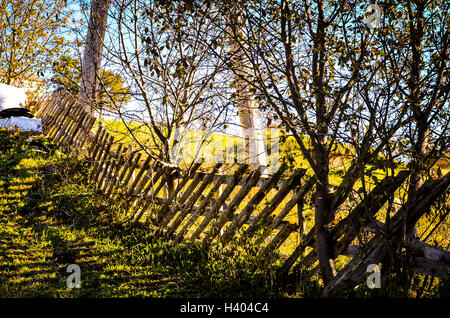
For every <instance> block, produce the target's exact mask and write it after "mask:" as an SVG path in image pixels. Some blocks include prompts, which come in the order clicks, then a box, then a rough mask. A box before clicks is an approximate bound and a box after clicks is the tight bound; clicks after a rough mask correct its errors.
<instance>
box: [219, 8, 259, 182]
mask: <svg viewBox="0 0 450 318" xmlns="http://www.w3.org/2000/svg"><path fill="white" fill-rule="evenodd" d="M243 5H244V4H241V5H237V4H236V3H235V2H234V1H229V2H227V5H226V7H227V10H228V12H229V14H228V15H227V18H226V19H227V31H228V36H229V39H228V43H229V47H230V52H231V55H232V57H231V68H232V70H233V73H234V87H235V90H236V102H237V107H238V112H239V119H240V122H241V125H242V133H243V137H244V151H245V160H246V162H247V163H248V164H249V165H250V169H251V170H255V169H258V168H259V167H260V166H262V167H265V166H266V165H267V158H266V152H265V148H264V141H263V136H262V132H261V122H260V118H259V114H260V113H259V108H258V102H257V101H256V99H255V96H254V94H253V93H252V92H251V91H250V88H251V86H252V85H251V82H252V81H253V80H254V78H255V76H254V72H253V69H252V65H251V63H250V60H249V59H248V57H247V56H246V55H245V51H248V50H245V49H243V48H242V47H241V46H246V44H245V29H244V25H245V22H244V21H245V20H244V19H245V18H244V17H243V15H242V13H241V6H243ZM262 172H263V174H264V171H262Z"/></svg>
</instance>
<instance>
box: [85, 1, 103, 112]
mask: <svg viewBox="0 0 450 318" xmlns="http://www.w3.org/2000/svg"><path fill="white" fill-rule="evenodd" d="M110 5H111V0H91V13H90V18H89V25H88V33H87V36H86V46H85V48H84V55H83V61H82V64H81V82H80V91H79V93H78V102H79V103H80V104H81V105H82V106H83V107H84V108H85V109H86V110H87V111H89V112H90V113H91V114H93V113H94V111H95V108H94V106H93V103H94V102H95V98H96V93H97V88H98V76H99V72H100V67H101V62H102V52H103V41H104V38H105V31H106V24H107V20H108V9H109V7H110Z"/></svg>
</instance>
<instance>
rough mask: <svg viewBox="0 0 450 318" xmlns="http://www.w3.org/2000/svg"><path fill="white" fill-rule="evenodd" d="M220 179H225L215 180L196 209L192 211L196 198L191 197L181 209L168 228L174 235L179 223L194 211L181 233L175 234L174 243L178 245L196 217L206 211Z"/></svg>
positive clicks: (217, 188)
mask: <svg viewBox="0 0 450 318" xmlns="http://www.w3.org/2000/svg"><path fill="white" fill-rule="evenodd" d="M209 177H211V174H209V175H208V176H207V178H205V180H206V179H208V178H209ZM212 177H213V176H212ZM222 179H225V178H224V177H222V178H219V179H218V180H216V182H215V183H214V186H213V187H212V189H211V190H210V191H209V192H208V194H207V195H206V197H205V198H203V200H202V201H201V203H200V205H199V206H198V208H197V209H195V210H194V209H193V205H194V204H195V201H196V200H197V198H198V196H193V197H192V198H191V199H190V200H189V202H188V204H186V207H183V209H182V210H181V212H180V215H179V216H178V217H177V219H176V220H175V222H174V224H172V225H171V226H170V229H169V233H174V232H175V230H176V228H177V227H178V225H179V224H180V223H181V221H182V220H183V219H184V218H185V217H186V216H187V214H189V213H190V212H191V211H194V213H191V216H190V218H189V219H188V220H187V222H186V224H185V225H184V226H183V228H182V229H181V231H179V232H178V234H176V236H175V239H174V240H175V242H177V243H179V242H181V241H182V239H183V237H184V235H185V234H186V233H188V230H189V228H190V227H191V225H192V224H193V223H194V222H195V221H196V220H197V219H198V217H199V216H200V215H202V213H203V211H205V209H206V206H207V205H208V204H210V203H211V199H212V197H213V196H214V194H215V193H216V192H217V190H219V188H220V186H221V185H222V181H223V180H222ZM199 190H200V189H199ZM197 193H199V194H198V195H200V194H201V193H202V192H200V191H197ZM208 213H209V212H208Z"/></svg>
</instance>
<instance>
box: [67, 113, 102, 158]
mask: <svg viewBox="0 0 450 318" xmlns="http://www.w3.org/2000/svg"><path fill="white" fill-rule="evenodd" d="M96 120H97V119H96V118H95V117H94V116H88V120H87V122H86V124H84V125H83V126H82V128H81V129H80V132H79V134H78V136H76V137H75V140H74V147H73V149H74V152H73V153H75V154H78V153H79V151H80V150H81V149H83V147H84V145H85V143H86V141H87V140H88V138H89V134H90V132H91V129H92V127H93V126H94V124H95V121H96Z"/></svg>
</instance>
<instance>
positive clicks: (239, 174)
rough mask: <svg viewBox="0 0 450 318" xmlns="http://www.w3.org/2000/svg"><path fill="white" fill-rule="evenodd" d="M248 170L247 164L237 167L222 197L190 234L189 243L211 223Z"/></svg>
mask: <svg viewBox="0 0 450 318" xmlns="http://www.w3.org/2000/svg"><path fill="white" fill-rule="evenodd" d="M247 169H248V165H247V164H243V165H241V166H240V167H239V169H238V170H237V171H236V172H235V174H234V175H233V179H231V180H230V181H229V182H228V183H227V187H226V188H225V190H224V191H223V193H222V195H221V196H220V198H219V200H217V201H216V202H215V203H214V205H213V208H212V209H211V211H210V212H209V213H208V214H207V215H205V218H204V219H203V221H202V223H201V224H200V225H199V226H198V227H197V229H196V230H195V232H194V233H193V234H192V236H191V238H190V241H195V240H196V239H197V238H198V237H199V235H200V234H201V233H202V232H203V230H204V229H205V228H206V227H207V226H208V224H209V222H211V219H212V218H213V217H214V216H215V214H216V213H217V211H218V210H219V209H220V207H221V206H222V205H223V204H224V202H225V200H226V199H227V198H228V197H229V196H230V194H231V191H233V189H234V188H235V187H236V186H237V184H238V183H239V180H240V179H241V178H242V176H243V175H244V172H245V171H246V170H247Z"/></svg>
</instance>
